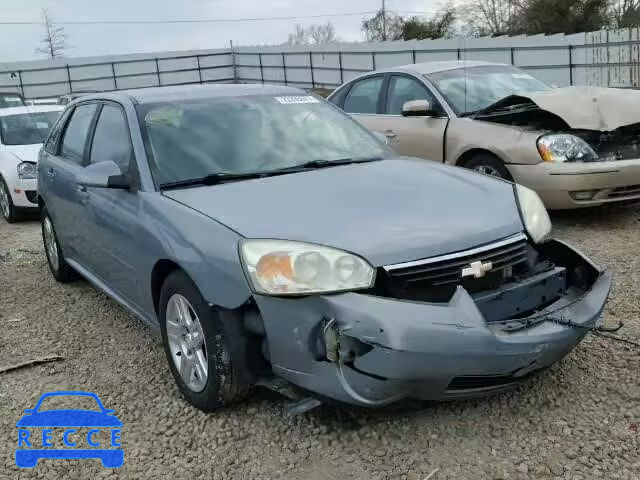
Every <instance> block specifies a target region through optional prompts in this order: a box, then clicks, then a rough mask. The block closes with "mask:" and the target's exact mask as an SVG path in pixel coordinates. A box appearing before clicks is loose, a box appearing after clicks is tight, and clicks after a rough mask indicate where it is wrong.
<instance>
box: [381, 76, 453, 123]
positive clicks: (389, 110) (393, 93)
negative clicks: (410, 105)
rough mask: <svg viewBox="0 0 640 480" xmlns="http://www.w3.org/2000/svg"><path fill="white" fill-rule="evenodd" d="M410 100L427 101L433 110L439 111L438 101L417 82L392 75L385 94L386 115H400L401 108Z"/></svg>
mask: <svg viewBox="0 0 640 480" xmlns="http://www.w3.org/2000/svg"><path fill="white" fill-rule="evenodd" d="M412 100H428V101H429V103H430V104H431V106H432V108H433V109H434V110H436V109H437V110H441V108H440V105H439V104H438V101H437V100H436V98H435V97H434V96H433V93H431V92H430V91H429V90H428V89H427V87H425V86H424V85H423V84H421V83H420V82H418V81H417V80H415V79H413V78H410V77H405V76H401V75H393V76H392V77H391V80H390V81H389V91H388V93H387V105H386V114H387V115H402V106H403V105H404V104H405V102H410V101H412Z"/></svg>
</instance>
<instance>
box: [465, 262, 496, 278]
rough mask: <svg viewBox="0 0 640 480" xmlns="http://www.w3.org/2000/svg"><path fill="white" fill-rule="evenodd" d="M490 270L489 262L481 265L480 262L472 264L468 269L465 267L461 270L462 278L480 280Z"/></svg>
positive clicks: (491, 265)
mask: <svg viewBox="0 0 640 480" xmlns="http://www.w3.org/2000/svg"><path fill="white" fill-rule="evenodd" d="M492 268H493V264H492V263H491V262H486V263H482V262H480V261H478V262H472V263H471V264H470V265H469V266H468V267H465V268H463V269H462V278H466V277H473V278H482V277H484V276H485V274H486V273H487V272H489V271H490V270H491V269H492Z"/></svg>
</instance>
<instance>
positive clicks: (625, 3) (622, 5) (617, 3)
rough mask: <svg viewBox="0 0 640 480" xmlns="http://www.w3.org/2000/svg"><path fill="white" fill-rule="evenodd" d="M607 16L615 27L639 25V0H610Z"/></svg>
mask: <svg viewBox="0 0 640 480" xmlns="http://www.w3.org/2000/svg"><path fill="white" fill-rule="evenodd" d="M609 16H610V19H611V23H612V24H613V26H614V27H616V28H628V27H638V26H640V0H612V1H611V4H610V6H609Z"/></svg>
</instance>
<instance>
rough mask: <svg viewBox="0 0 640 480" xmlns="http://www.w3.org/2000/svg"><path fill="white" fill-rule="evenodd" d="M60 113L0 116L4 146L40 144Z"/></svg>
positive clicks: (0, 131) (0, 132) (0, 130)
mask: <svg viewBox="0 0 640 480" xmlns="http://www.w3.org/2000/svg"><path fill="white" fill-rule="evenodd" d="M59 116H60V112H58V111H54V112H32V113H20V114H16V115H7V116H4V117H2V116H0V134H1V136H2V143H4V144H5V145H32V144H35V143H42V142H44V139H45V138H47V134H48V133H49V129H50V128H51V127H52V126H53V124H54V123H55V122H56V120H57V119H58V117H59Z"/></svg>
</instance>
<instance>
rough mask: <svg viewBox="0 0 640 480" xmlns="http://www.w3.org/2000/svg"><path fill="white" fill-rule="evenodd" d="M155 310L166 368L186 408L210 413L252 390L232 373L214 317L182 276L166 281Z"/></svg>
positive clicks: (231, 366) (173, 274) (226, 349)
mask: <svg viewBox="0 0 640 480" xmlns="http://www.w3.org/2000/svg"><path fill="white" fill-rule="evenodd" d="M159 310H160V331H161V334H162V343H163V344H164V351H165V354H166V355H167V360H168V361H169V368H170V369H171V373H172V374H173V377H174V379H175V381H176V384H177V385H178V388H179V389H180V391H181V392H182V394H183V395H184V396H185V398H186V399H187V400H188V401H189V403H191V404H192V405H194V406H195V407H197V408H199V409H200V410H203V411H205V412H210V411H213V410H216V409H219V408H222V407H225V406H227V405H230V404H232V403H234V402H236V401H238V400H240V399H242V398H243V397H244V396H245V395H246V394H247V393H248V391H249V388H250V386H249V385H247V384H245V383H243V382H242V381H241V380H240V377H239V375H238V372H237V370H236V369H234V365H233V362H232V357H231V355H230V354H229V350H228V348H227V346H226V339H225V335H224V331H223V329H222V327H221V324H220V320H219V317H218V314H217V312H216V310H215V308H212V307H210V306H209V305H208V304H207V302H205V300H204V299H203V298H202V295H201V294H200V291H199V290H198V288H197V287H196V285H195V284H194V283H193V281H192V280H191V279H190V278H189V277H188V276H187V275H186V274H185V273H184V272H182V271H179V270H178V271H175V272H173V273H171V274H170V275H169V276H168V277H167V279H166V281H165V282H164V284H163V286H162V291H161V293H160V309H159Z"/></svg>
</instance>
